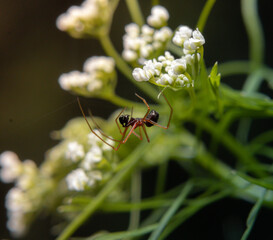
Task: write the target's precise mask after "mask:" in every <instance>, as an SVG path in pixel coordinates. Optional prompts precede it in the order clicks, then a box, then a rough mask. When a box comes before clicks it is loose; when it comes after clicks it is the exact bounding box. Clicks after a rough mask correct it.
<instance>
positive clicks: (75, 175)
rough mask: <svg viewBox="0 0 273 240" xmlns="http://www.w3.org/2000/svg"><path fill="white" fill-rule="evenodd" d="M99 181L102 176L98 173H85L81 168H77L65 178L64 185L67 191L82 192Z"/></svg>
mask: <svg viewBox="0 0 273 240" xmlns="http://www.w3.org/2000/svg"><path fill="white" fill-rule="evenodd" d="M101 179H102V174H101V172H100V171H90V172H85V171H84V170H83V169H82V168H78V169H76V170H73V171H72V172H71V173H69V174H68V175H67V176H66V183H67V186H68V189H69V190H72V191H84V190H85V189H86V188H88V187H92V186H93V185H94V184H95V183H96V181H99V180H101Z"/></svg>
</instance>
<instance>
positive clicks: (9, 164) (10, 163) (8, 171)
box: [0, 151, 23, 183]
mask: <svg viewBox="0 0 273 240" xmlns="http://www.w3.org/2000/svg"><path fill="white" fill-rule="evenodd" d="M0 166H1V167H2V169H1V171H0V178H1V180H2V181H3V182H5V183H11V182H13V181H15V180H16V179H17V178H18V177H19V176H20V175H21V174H22V172H23V164H22V162H21V161H20V159H19V158H18V156H17V155H16V154H15V153H14V152H11V151H6V152H3V153H2V154H1V155H0Z"/></svg>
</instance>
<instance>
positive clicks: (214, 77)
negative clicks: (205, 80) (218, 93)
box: [209, 62, 221, 91]
mask: <svg viewBox="0 0 273 240" xmlns="http://www.w3.org/2000/svg"><path fill="white" fill-rule="evenodd" d="M209 80H210V83H211V85H212V87H213V88H214V91H215V90H217V89H218V88H219V86H220V80H221V74H220V73H218V63H217V62H216V63H215V64H214V66H213V67H212V69H211V72H210V75H209Z"/></svg>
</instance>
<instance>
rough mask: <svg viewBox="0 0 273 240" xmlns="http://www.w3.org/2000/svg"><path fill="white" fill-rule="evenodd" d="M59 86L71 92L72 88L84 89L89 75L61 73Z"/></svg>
mask: <svg viewBox="0 0 273 240" xmlns="http://www.w3.org/2000/svg"><path fill="white" fill-rule="evenodd" d="M58 81H59V84H60V86H61V88H62V89H64V90H71V88H73V87H84V86H86V85H87V84H88V83H89V82H90V75H89V74H88V73H82V72H79V71H72V72H70V73H63V74H62V75H61V76H60V77H59V80H58Z"/></svg>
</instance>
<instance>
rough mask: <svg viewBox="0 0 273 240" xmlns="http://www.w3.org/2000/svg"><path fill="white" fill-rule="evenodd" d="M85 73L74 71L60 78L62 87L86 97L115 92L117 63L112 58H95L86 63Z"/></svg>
mask: <svg viewBox="0 0 273 240" xmlns="http://www.w3.org/2000/svg"><path fill="white" fill-rule="evenodd" d="M83 69H84V72H80V71H72V72H70V73H64V74H62V75H61V76H60V78H59V84H60V86H61V87H62V88H63V89H64V90H67V91H73V92H75V93H77V94H80V95H84V96H101V97H103V94H109V93H111V92H113V90H114V87H115V85H116V72H115V61H114V59H113V58H111V57H104V56H100V57H99V56H94V57H90V58H88V59H87V60H86V61H85V63H84V67H83Z"/></svg>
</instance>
